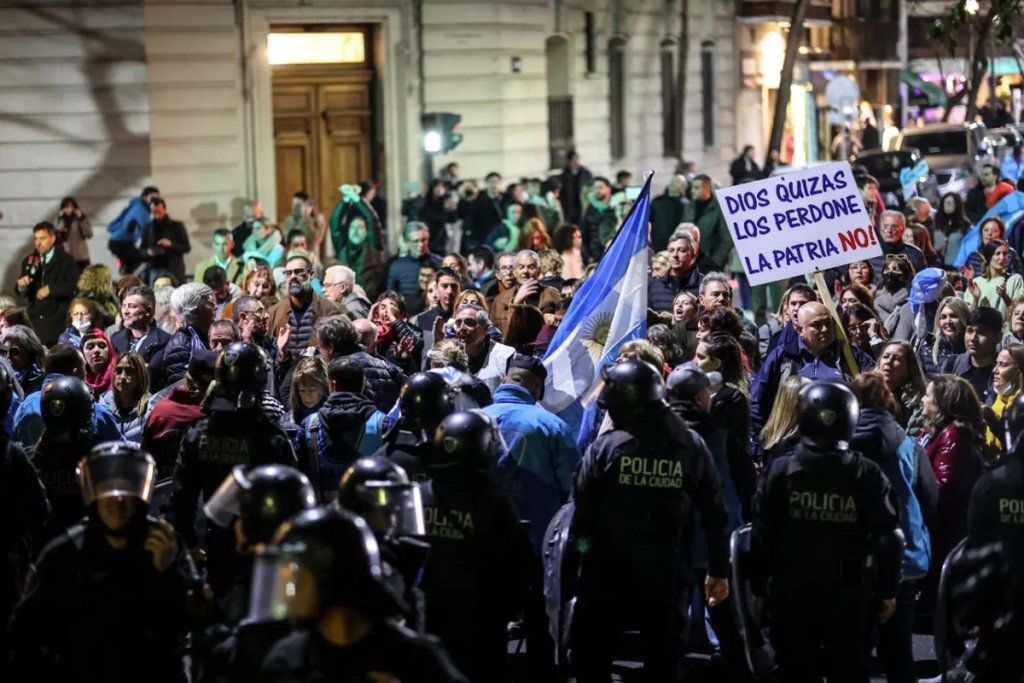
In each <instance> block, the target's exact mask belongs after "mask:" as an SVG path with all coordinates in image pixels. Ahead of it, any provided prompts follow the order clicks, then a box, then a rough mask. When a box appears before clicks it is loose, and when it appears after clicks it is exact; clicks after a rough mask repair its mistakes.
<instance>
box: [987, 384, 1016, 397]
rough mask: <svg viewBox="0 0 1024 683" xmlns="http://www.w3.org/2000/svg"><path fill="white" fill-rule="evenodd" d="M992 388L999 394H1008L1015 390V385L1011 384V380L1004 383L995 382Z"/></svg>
mask: <svg viewBox="0 0 1024 683" xmlns="http://www.w3.org/2000/svg"><path fill="white" fill-rule="evenodd" d="M992 390H993V391H995V392H996V393H997V394H998V395H1000V396H1009V395H1010V394H1012V393H1013V392H1014V391H1016V390H1017V385H1015V384H1013V383H1012V382H1008V383H1006V384H997V385H995V386H993V387H992Z"/></svg>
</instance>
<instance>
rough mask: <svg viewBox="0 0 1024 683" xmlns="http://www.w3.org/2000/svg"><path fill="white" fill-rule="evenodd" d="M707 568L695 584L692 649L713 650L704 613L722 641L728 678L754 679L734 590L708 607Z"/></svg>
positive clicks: (691, 633)
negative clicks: (745, 651) (705, 592)
mask: <svg viewBox="0 0 1024 683" xmlns="http://www.w3.org/2000/svg"><path fill="white" fill-rule="evenodd" d="M706 576H707V572H706V571H703V570H701V571H699V572H698V573H697V583H696V585H695V586H694V587H693V600H692V601H691V602H690V629H689V639H688V647H687V651H688V652H700V651H705V652H706V651H710V650H711V649H712V646H711V642H710V640H709V638H708V633H707V628H706V625H705V620H704V615H705V614H707V617H708V620H709V621H710V622H711V629H712V630H713V631H714V633H715V638H716V639H717V640H718V648H719V651H720V653H721V655H722V667H723V670H724V672H725V673H726V680H728V681H749V680H752V679H751V676H750V672H749V671H748V670H747V662H746V654H745V653H744V649H745V646H744V644H743V640H742V639H741V638H740V626H739V623H738V622H737V620H736V612H735V609H734V607H733V603H732V601H733V597H732V594H731V593H730V595H729V597H728V598H726V600H725V602H722V603H719V604H717V605H715V606H714V607H708V606H707V596H706V595H705V594H704V578H705V577H706Z"/></svg>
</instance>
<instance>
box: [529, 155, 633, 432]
mask: <svg viewBox="0 0 1024 683" xmlns="http://www.w3.org/2000/svg"><path fill="white" fill-rule="evenodd" d="M652 177H653V174H651V176H650V177H648V179H647V183H646V184H645V185H644V188H643V191H641V193H640V195H639V196H638V197H637V199H636V202H634V204H633V208H632V210H631V211H630V213H629V215H628V216H627V217H626V220H625V222H624V223H623V225H622V228H621V229H620V230H619V232H618V234H617V235H616V236H615V239H614V240H612V243H611V245H609V247H608V250H607V251H606V252H605V254H604V257H603V258H602V259H601V261H600V262H599V263H598V265H597V269H596V270H595V271H594V273H593V274H592V275H591V276H590V277H589V278H587V280H586V282H584V283H583V286H582V287H581V288H580V291H579V292H578V293H577V294H576V296H575V297H574V298H573V301H572V304H571V305H570V306H569V310H568V311H567V312H566V314H565V317H564V318H563V319H562V323H561V324H560V325H559V326H558V331H557V332H556V333H555V337H554V339H552V341H551V345H550V346H549V347H548V352H547V354H546V355H545V356H544V366H545V367H546V368H547V370H548V379H547V386H546V387H545V391H544V402H543V405H544V406H545V407H546V408H547V409H548V410H550V411H552V412H553V413H556V414H558V415H559V416H561V417H562V418H563V419H565V420H566V422H568V423H569V426H570V427H573V428H576V429H577V430H578V433H579V434H580V435H581V436H584V437H585V436H586V435H587V434H589V431H590V428H589V425H587V424H585V421H584V410H583V406H582V405H581V403H580V401H581V399H582V398H583V397H584V396H585V395H586V394H587V392H588V391H589V390H590V389H591V387H592V386H593V385H594V383H595V382H596V381H597V380H598V378H599V377H600V372H601V368H603V367H604V366H605V365H606V364H607V363H609V362H612V361H614V360H615V358H616V357H617V356H618V351H619V347H620V346H622V344H624V343H625V342H627V341H630V340H632V339H642V338H643V337H644V336H645V334H646V332H647V280H648V271H647V266H648V260H649V256H648V231H647V226H648V220H649V218H650V192H651V178H652ZM587 412H588V413H592V411H587Z"/></svg>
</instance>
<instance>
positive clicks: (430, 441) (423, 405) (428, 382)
mask: <svg viewBox="0 0 1024 683" xmlns="http://www.w3.org/2000/svg"><path fill="white" fill-rule="evenodd" d="M398 408H399V410H400V411H401V417H400V418H399V419H398V422H396V423H395V424H394V425H393V426H392V428H391V429H390V430H388V432H387V434H385V435H384V445H383V446H381V447H380V449H378V450H377V452H376V453H374V455H379V456H384V457H386V458H390V459H391V460H394V461H395V464H397V465H398V466H399V467H401V468H402V469H403V470H405V472H406V474H408V475H409V477H411V478H412V480H413V481H425V480H426V479H427V470H426V461H427V460H428V459H429V457H430V453H431V451H432V450H433V448H434V432H435V431H436V430H437V426H438V425H439V424H441V420H443V419H444V418H446V417H447V416H448V415H450V414H451V413H452V412H453V411H454V410H455V392H454V390H453V389H452V387H451V385H449V384H448V382H447V381H446V380H445V379H444V378H443V377H441V375H439V374H437V373H436V372H417V373H416V374H415V375H413V376H412V377H410V378H409V379H408V380H407V381H406V382H405V385H404V386H402V392H401V394H400V395H399V397H398Z"/></svg>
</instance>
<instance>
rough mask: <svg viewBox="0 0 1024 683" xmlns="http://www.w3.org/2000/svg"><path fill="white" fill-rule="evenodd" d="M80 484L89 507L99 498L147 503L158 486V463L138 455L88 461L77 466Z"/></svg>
mask: <svg viewBox="0 0 1024 683" xmlns="http://www.w3.org/2000/svg"><path fill="white" fill-rule="evenodd" d="M78 481H79V483H80V484H81V486H82V499H83V500H84V501H85V505H86V507H88V506H89V505H92V504H93V503H94V502H96V501H97V500H99V499H100V498H107V497H115V496H116V497H125V498H138V499H140V500H142V501H143V502H145V503H148V502H149V500H150V498H151V497H152V495H153V485H154V483H155V482H156V463H155V462H154V461H153V458H149V457H146V458H140V457H139V456H138V455H137V454H133V455H131V456H125V457H121V456H116V455H111V456H106V457H102V458H91V459H90V458H88V457H86V458H82V460H81V461H80V462H79V463H78Z"/></svg>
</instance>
